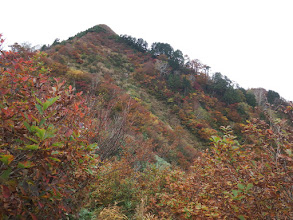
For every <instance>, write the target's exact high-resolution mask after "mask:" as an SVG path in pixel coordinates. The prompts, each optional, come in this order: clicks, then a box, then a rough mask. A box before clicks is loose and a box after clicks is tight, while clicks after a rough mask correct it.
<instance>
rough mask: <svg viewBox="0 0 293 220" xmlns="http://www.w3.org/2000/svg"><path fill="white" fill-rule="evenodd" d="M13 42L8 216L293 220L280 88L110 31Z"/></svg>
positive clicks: (2, 174) (286, 117)
mask: <svg viewBox="0 0 293 220" xmlns="http://www.w3.org/2000/svg"><path fill="white" fill-rule="evenodd" d="M0 37H1V36H0ZM0 40H1V39H0ZM0 46H1V45H0ZM12 49H13V50H12V52H3V53H2V55H1V60H0V61H1V62H0V68H1V69H0V70H1V73H2V75H1V81H0V82H1V83H0V86H1V87H0V94H3V95H2V96H1V97H2V100H1V103H3V104H1V112H2V115H1V122H2V123H0V124H1V127H0V132H2V134H3V135H2V136H3V137H5V138H1V137H0V140H1V146H2V148H1V150H0V153H1V154H0V161H1V163H3V164H2V165H1V167H0V168H1V170H0V180H1V181H2V182H1V187H0V190H2V191H0V204H1V205H2V204H3V206H0V213H3V214H0V219H2V218H3V219H9V218H11V219H13V218H19V219H21V218H23V219H28V218H32V219H61V218H63V219H68V218H69V219H212V218H215V219H271V218H273V219H286V218H288V219H290V218H293V210H292V207H293V204H292V201H293V198H292V194H293V188H292V184H291V183H292V181H293V180H292V171H293V159H292V156H293V154H292V153H293V131H292V121H293V120H292V119H293V105H292V103H288V102H286V101H285V100H283V99H282V98H281V97H280V96H279V94H278V93H277V92H275V91H271V90H269V91H266V90H264V89H261V88H258V89H250V90H245V89H243V88H241V87H239V86H236V85H235V84H234V83H233V82H232V81H231V80H230V79H228V78H227V77H226V76H224V75H222V74H221V73H213V74H212V73H210V72H209V69H210V67H209V66H208V65H204V64H203V63H201V62H200V61H199V60H197V59H194V60H192V59H190V58H188V57H187V56H183V53H182V52H181V51H180V50H174V49H173V48H172V46H171V45H169V44H168V43H160V42H156V43H153V44H152V45H151V46H150V47H149V45H148V43H147V42H146V41H145V40H143V39H142V38H139V39H136V38H134V37H131V36H127V35H121V36H118V35H117V34H116V33H115V32H114V31H113V30H111V28H109V27H108V26H106V25H97V26H94V27H92V28H89V29H88V30H86V31H83V32H80V33H78V34H76V35H75V36H74V37H71V38H69V39H68V40H65V41H62V42H60V41H59V40H58V39H56V40H55V41H54V42H53V44H52V45H48V46H46V45H44V46H43V47H42V49H41V51H43V52H44V53H42V52H36V51H31V50H29V49H28V48H25V47H22V46H20V45H18V44H17V45H14V46H12ZM8 85H9V86H8ZM8 87H9V88H8ZM13 91H18V93H13ZM8 137H9V138H8ZM11 146H12V147H11ZM24 152H28V153H24ZM23 158H24V159H23ZM1 207H3V208H1Z"/></svg>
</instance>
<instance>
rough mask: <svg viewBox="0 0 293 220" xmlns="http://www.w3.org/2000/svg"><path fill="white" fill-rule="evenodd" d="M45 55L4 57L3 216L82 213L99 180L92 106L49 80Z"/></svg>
mask: <svg viewBox="0 0 293 220" xmlns="http://www.w3.org/2000/svg"><path fill="white" fill-rule="evenodd" d="M42 56H43V55H42V54H41V53H37V54H35V55H34V57H33V58H31V59H27V60H26V59H24V58H22V57H21V56H19V54H18V53H13V52H3V53H2V56H1V60H0V61H1V76H0V77H1V80H0V92H1V119H0V120H1V125H0V132H1V138H0V140H1V149H0V161H1V162H0V163H1V165H0V175H1V176H0V182H1V188H0V190H1V193H0V204H1V205H0V213H1V217H0V218H5V219H6V218H22V219H29V218H33V219H37V218H43V219H49V218H53V217H54V218H56V217H57V216H59V217H61V216H64V214H65V213H71V212H73V213H76V209H78V207H79V206H80V205H81V204H82V203H83V200H84V199H85V198H86V197H87V195H86V192H87V189H88V183H89V182H90V181H91V180H92V179H93V176H92V174H93V172H94V171H93V170H95V163H93V162H94V161H95V160H96V159H95V156H94V155H93V154H92V153H93V150H94V149H95V147H96V145H95V144H90V143H89V142H88V134H87V131H86V129H87V126H88V123H90V121H88V120H87V114H88V108H87V107H86V106H85V104H84V99H83V98H82V97H81V93H79V94H74V91H73V88H72V87H71V86H69V87H68V88H66V86H65V85H64V82H61V81H60V80H58V79H50V78H49V77H48V70H47V69H46V68H45V67H44V66H43V65H42V63H41V57H42ZM92 169H93V170H92Z"/></svg>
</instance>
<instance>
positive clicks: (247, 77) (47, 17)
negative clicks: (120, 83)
mask: <svg viewBox="0 0 293 220" xmlns="http://www.w3.org/2000/svg"><path fill="white" fill-rule="evenodd" d="M0 7H1V20H0V33H2V34H3V35H4V38H5V39H6V46H7V45H11V44H13V43H14V42H18V43H22V42H29V43H31V44H32V45H43V44H52V43H53V41H54V40H55V39H56V38H59V39H61V40H66V39H68V38H69V37H71V36H74V35H75V34H76V33H78V32H81V31H84V30H86V29H88V28H90V27H92V26H94V25H97V24H107V25H108V26H109V27H111V28H112V29H113V30H114V31H115V32H116V33H117V34H128V35H131V36H133V37H136V38H143V39H144V40H146V41H147V42H148V43H149V45H151V43H153V42H163V43H169V44H170V45H171V46H173V48H174V49H180V50H181V51H182V52H183V54H187V55H189V57H190V58H192V59H199V60H200V61H201V62H202V63H204V64H207V65H209V66H211V71H212V72H221V73H222V74H223V75H227V76H228V77H229V78H230V79H231V80H233V81H235V82H237V83H238V84H239V85H240V86H242V87H244V88H246V89H247V88H257V87H263V88H265V89H267V90H269V89H271V90H274V91H276V92H278V93H279V94H280V95H281V96H282V97H284V98H285V99H287V100H293V86H292V85H293V80H292V79H293V0H274V1H273V0H180V1H175V0H174V1H173V0H148V1H142V0H141V1H138V0H102V1H100V0H83V1H75V0H58V1H57V0H50V1H45V0H25V1H24V0H6V1H1V3H0Z"/></svg>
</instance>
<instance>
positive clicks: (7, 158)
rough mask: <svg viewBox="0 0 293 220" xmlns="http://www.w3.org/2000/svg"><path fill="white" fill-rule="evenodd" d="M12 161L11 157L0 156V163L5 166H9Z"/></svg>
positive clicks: (12, 157)
mask: <svg viewBox="0 0 293 220" xmlns="http://www.w3.org/2000/svg"><path fill="white" fill-rule="evenodd" d="M13 159H14V156H13V155H10V154H7V155H0V161H2V162H3V163H4V164H5V165H9V164H10V163H11V162H12V161H13Z"/></svg>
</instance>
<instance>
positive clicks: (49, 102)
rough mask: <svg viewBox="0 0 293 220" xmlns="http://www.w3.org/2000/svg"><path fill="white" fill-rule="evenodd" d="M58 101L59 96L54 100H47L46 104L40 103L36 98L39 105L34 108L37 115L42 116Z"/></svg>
mask: <svg viewBox="0 0 293 220" xmlns="http://www.w3.org/2000/svg"><path fill="white" fill-rule="evenodd" d="M58 99H59V96H56V97H54V98H49V99H48V100H47V101H46V102H44V103H42V101H41V100H40V99H38V98H37V97H36V100H37V102H38V103H39V104H40V105H38V104H36V108H37V109H38V111H39V113H40V114H41V115H43V114H44V111H46V110H47V108H49V107H50V106H51V105H53V104H54V103H55V102H56V101H57V100H58Z"/></svg>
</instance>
